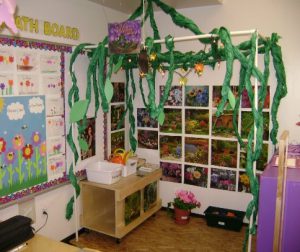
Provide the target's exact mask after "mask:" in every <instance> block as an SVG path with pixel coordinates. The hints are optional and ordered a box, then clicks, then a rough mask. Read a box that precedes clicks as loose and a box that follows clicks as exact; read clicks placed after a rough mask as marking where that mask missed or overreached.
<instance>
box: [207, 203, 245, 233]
mask: <svg viewBox="0 0 300 252" xmlns="http://www.w3.org/2000/svg"><path fill="white" fill-rule="evenodd" d="M204 213H205V219H206V223H207V225H208V226H212V227H220V228H224V229H227V230H234V231H240V230H241V228H242V225H243V219H244V216H245V212H242V211H236V210H231V209H226V208H219V207H213V206H209V207H208V208H207V209H206V210H205V211H204Z"/></svg>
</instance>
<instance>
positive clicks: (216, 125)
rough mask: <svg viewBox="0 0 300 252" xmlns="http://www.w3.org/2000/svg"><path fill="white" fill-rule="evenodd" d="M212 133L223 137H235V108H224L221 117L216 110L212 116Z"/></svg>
mask: <svg viewBox="0 0 300 252" xmlns="http://www.w3.org/2000/svg"><path fill="white" fill-rule="evenodd" d="M212 135H214V136H221V137H235V132H234V128H233V110H224V112H223V114H222V115H220V116H219V117H217V116H216V112H214V114H213V116H212Z"/></svg>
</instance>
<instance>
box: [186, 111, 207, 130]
mask: <svg viewBox="0 0 300 252" xmlns="http://www.w3.org/2000/svg"><path fill="white" fill-rule="evenodd" d="M185 133H186V134H193V135H208V133H209V110H208V109H186V110H185Z"/></svg>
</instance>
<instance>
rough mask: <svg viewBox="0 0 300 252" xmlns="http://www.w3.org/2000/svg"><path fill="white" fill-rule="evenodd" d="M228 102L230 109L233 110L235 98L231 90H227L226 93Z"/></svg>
mask: <svg viewBox="0 0 300 252" xmlns="http://www.w3.org/2000/svg"><path fill="white" fill-rule="evenodd" d="M228 100H229V104H230V106H231V107H232V109H234V107H235V97H234V94H233V93H232V91H231V89H229V91H228Z"/></svg>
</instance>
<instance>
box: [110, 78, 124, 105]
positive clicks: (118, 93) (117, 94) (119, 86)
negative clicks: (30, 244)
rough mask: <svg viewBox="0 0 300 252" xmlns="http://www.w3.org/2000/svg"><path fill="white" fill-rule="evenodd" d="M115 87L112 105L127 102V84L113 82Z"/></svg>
mask: <svg viewBox="0 0 300 252" xmlns="http://www.w3.org/2000/svg"><path fill="white" fill-rule="evenodd" d="M112 85H113V87H114V94H113V97H112V99H111V103H115V102H124V101H125V83H124V82H112Z"/></svg>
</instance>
